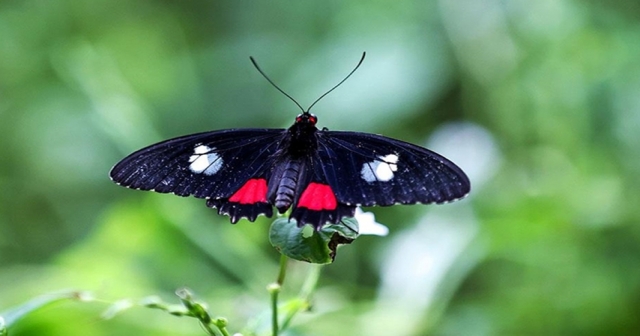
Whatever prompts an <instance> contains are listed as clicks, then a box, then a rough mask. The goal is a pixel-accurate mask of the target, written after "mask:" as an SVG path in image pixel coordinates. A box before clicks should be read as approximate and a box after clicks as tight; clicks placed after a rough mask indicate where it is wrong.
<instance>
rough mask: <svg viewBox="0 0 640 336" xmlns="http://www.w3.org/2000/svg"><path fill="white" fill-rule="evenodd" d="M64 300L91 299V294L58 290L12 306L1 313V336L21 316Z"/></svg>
mask: <svg viewBox="0 0 640 336" xmlns="http://www.w3.org/2000/svg"><path fill="white" fill-rule="evenodd" d="M63 300H81V301H89V300H91V296H90V295H89V294H88V293H85V292H78V291H64V292H56V293H51V294H46V295H42V296H38V297H36V298H34V299H31V300H29V301H27V302H26V303H23V304H22V305H20V306H17V307H14V308H11V309H9V310H7V311H4V312H2V313H0V336H5V335H8V330H7V329H8V328H9V327H11V326H12V325H13V324H15V323H16V322H17V321H18V320H20V319H21V318H23V317H25V316H27V315H29V314H30V313H32V312H34V311H36V310H38V309H40V308H42V307H44V306H47V305H49V304H52V303H56V302H58V301H63Z"/></svg>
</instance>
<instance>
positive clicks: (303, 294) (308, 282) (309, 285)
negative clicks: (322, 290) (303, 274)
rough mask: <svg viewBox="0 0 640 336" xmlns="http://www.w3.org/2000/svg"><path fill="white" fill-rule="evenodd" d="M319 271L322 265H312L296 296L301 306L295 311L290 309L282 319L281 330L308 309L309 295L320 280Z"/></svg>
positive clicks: (309, 303)
mask: <svg viewBox="0 0 640 336" xmlns="http://www.w3.org/2000/svg"><path fill="white" fill-rule="evenodd" d="M320 271H322V265H312V266H311V270H310V272H309V274H308V275H307V278H306V279H305V280H304V284H303V285H302V289H301V290H300V294H298V299H299V301H300V302H301V305H299V306H298V307H297V309H292V310H289V311H288V314H287V316H285V318H284V319H283V322H282V329H283V330H284V329H286V328H287V327H288V326H289V323H291V320H293V317H294V316H295V315H296V314H297V313H299V312H301V311H304V310H307V309H309V306H310V305H311V302H310V301H311V294H313V291H314V290H315V289H316V286H317V285H318V279H320Z"/></svg>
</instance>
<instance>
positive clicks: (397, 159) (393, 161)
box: [110, 53, 471, 230]
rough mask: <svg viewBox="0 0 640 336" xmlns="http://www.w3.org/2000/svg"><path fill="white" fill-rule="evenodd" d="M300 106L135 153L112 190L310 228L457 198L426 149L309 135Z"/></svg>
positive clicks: (458, 184) (341, 134)
mask: <svg viewBox="0 0 640 336" xmlns="http://www.w3.org/2000/svg"><path fill="white" fill-rule="evenodd" d="M364 57H365V54H364V53H363V55H362V58H361V59H360V62H359V63H358V65H357V66H356V67H355V68H354V69H353V70H352V71H351V73H349V75H347V76H346V77H345V78H344V79H343V80H342V81H341V82H340V83H338V85H336V86H334V87H333V88H332V89H331V90H329V91H327V92H326V93H325V94H323V95H322V96H321V97H320V98H318V99H317V100H316V101H315V102H314V103H313V104H312V105H311V106H310V107H309V108H307V109H306V110H305V109H303V108H302V107H301V106H300V104H298V103H297V102H296V101H295V100H294V99H293V98H291V96H289V95H288V94H286V93H285V92H284V91H282V90H281V89H280V88H279V87H278V86H277V85H275V84H274V83H273V82H272V81H271V80H270V79H269V77H267V76H266V75H265V74H264V72H262V70H261V69H260V68H259V67H258V65H257V63H256V62H255V60H254V59H253V58H251V61H252V62H253V64H254V66H255V67H256V69H258V71H259V72H260V73H261V74H262V75H263V76H264V77H265V78H266V79H267V80H268V81H269V82H270V83H271V84H272V85H274V86H275V87H276V89H278V90H279V91H280V92H282V93H283V94H284V95H285V96H287V97H288V98H290V99H291V100H293V101H294V102H295V103H296V104H297V105H298V107H300V109H301V110H302V113H301V114H299V115H298V116H297V117H296V118H295V122H294V123H293V125H292V126H291V127H289V128H288V129H262V128H249V129H228V130H219V131H211V132H204V133H197V134H191V135H186V136H181V137H177V138H173V139H169V140H165V141H162V142H159V143H156V144H153V145H150V146H148V147H146V148H143V149H140V150H138V151H136V152H134V153H132V154H130V155H129V156H127V157H125V158H124V159H123V160H122V161H120V162H118V163H117V164H116V165H115V166H114V167H113V168H112V169H111V172H110V177H111V179H112V180H113V181H114V182H116V183H117V184H119V185H121V186H125V187H128V188H133V189H138V190H152V191H156V192H159V193H173V194H175V195H178V196H195V197H196V198H203V199H206V204H207V206H208V207H211V208H216V209H218V213H219V214H221V215H228V216H229V217H230V220H231V222H232V223H236V222H237V221H238V220H240V219H241V218H246V219H248V220H249V221H252V222H253V221H255V220H256V218H257V217H258V216H259V215H265V216H267V217H272V216H273V208H274V207H275V208H276V209H277V211H278V212H279V213H281V214H282V213H285V212H287V211H289V210H290V214H289V218H290V219H291V218H292V219H295V220H296V221H297V224H298V226H302V225H305V224H311V225H312V226H314V227H315V229H316V230H319V229H320V228H322V226H323V225H325V224H326V223H334V224H335V223H339V222H340V221H341V220H342V218H344V217H353V216H354V213H355V209H356V207H358V206H374V205H377V206H390V205H394V204H415V203H422V204H428V203H445V202H449V201H453V200H456V199H459V198H462V197H464V196H465V195H466V194H468V193H469V191H470V188H471V185H470V182H469V179H468V177H467V176H466V175H465V173H464V172H463V171H462V169H460V168H459V167H458V166H456V165H455V164H454V163H452V162H451V161H449V160H448V159H446V158H445V157H443V156H441V155H439V154H437V153H435V152H433V151H430V150H428V149H426V148H423V147H420V146H417V145H413V144H411V143H408V142H404V141H401V140H396V139H392V138H388V137H384V136H381V135H375V134H369V133H359V132H348V131H330V130H328V129H326V128H323V129H318V128H317V127H316V124H317V122H318V118H317V117H316V116H315V115H313V114H311V113H310V112H309V110H310V109H311V107H313V105H315V103H317V102H318V101H319V100H320V99H322V98H323V97H324V96H326V95H327V94H328V93H329V92H331V91H333V90H334V89H335V88H337V87H338V86H339V85H340V84H342V83H343V82H344V81H345V80H346V79H347V78H349V76H351V75H352V74H353V73H354V72H355V70H356V69H357V68H358V67H359V66H360V64H361V63H362V61H363V60H364Z"/></svg>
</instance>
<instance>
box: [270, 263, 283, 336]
mask: <svg viewBox="0 0 640 336" xmlns="http://www.w3.org/2000/svg"><path fill="white" fill-rule="evenodd" d="M287 260H288V259H287V257H286V256H285V255H284V254H281V255H280V271H279V272H278V279H276V282H275V283H273V284H271V285H269V286H268V287H267V289H268V290H269V293H270V294H271V330H272V334H273V336H278V332H279V330H280V329H279V328H278V294H280V290H281V289H282V285H283V284H284V278H285V276H286V275H287Z"/></svg>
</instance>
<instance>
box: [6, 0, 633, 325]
mask: <svg viewBox="0 0 640 336" xmlns="http://www.w3.org/2000/svg"><path fill="white" fill-rule="evenodd" d="M639 22H640V5H639V4H638V2H637V1H636V0H614V1H608V2H604V1H578V0H575V1H570V0H541V1H524V0H513V1H510V0H509V1H500V0H483V1H472V0H463V1H455V2H454V1H446V0H442V1H397V2H391V1H349V2H346V1H333V0H332V1H282V0H276V1H268V2H267V1H263V2H257V1H253V2H252V1H229V0H227V1H107V0H94V1H87V0H84V1H83V0H74V1H71V0H69V1H45V0H21V1H17V0H16V1H12V0H2V1H1V2H0V139H1V140H0V141H1V142H0V143H1V145H0V158H1V159H0V263H1V265H2V267H0V312H2V311H4V310H7V309H10V308H11V307H15V306H17V305H19V304H21V303H23V302H25V301H27V300H29V299H31V298H34V297H36V296H38V295H41V294H45V293H51V292H55V291H57V290H60V289H82V290H90V291H92V292H93V293H94V295H95V296H96V297H98V298H99V299H100V300H101V301H99V302H89V303H81V302H73V301H69V302H64V303H61V304H57V305H54V306H50V307H47V308H45V309H43V310H39V311H38V312H36V313H34V314H31V315H29V316H27V317H25V318H24V319H23V320H22V321H20V322H19V323H18V324H16V325H15V326H13V327H12V329H10V332H11V335H203V334H204V332H203V331H202V330H201V329H200V327H199V326H198V325H197V323H196V321H195V320H192V319H187V318H177V317H172V316H170V315H168V314H166V313H163V312H160V311H155V310H150V309H145V308H132V309H131V310H128V311H126V312H124V313H123V314H121V315H119V316H117V317H116V318H115V319H113V320H108V321H104V320H101V319H100V318H99V316H100V313H101V312H102V311H103V310H104V309H106V308H107V307H108V305H109V304H110V303H111V302H113V301H115V300H119V299H123V298H133V299H138V298H142V297H144V296H147V295H152V294H157V295H159V296H161V297H162V298H163V299H165V300H167V301H175V300H176V299H175V298H174V296H173V291H174V290H175V289H176V288H179V287H182V286H188V287H190V288H191V289H193V291H194V292H195V293H196V294H197V295H198V297H199V298H200V299H202V300H204V301H206V302H208V303H209V304H210V305H211V311H212V313H213V314H214V315H223V316H226V317H228V318H229V319H230V330H234V331H239V330H242V328H243V327H244V326H245V325H246V324H247V323H248V322H251V321H253V323H256V324H260V321H257V322H256V321H255V320H253V319H255V318H256V317H260V316H261V315H260V314H262V312H263V311H265V310H266V309H267V307H268V295H267V292H266V290H265V286H266V285H267V284H268V283H270V282H272V281H274V280H275V277H276V273H277V267H278V266H277V265H278V254H277V252H276V251H275V250H274V249H273V248H272V247H271V246H270V245H269V242H268V239H267V235H268V233H267V232H268V227H269V224H270V221H269V220H268V219H265V218H261V219H260V220H258V221H257V222H256V223H249V222H246V221H241V222H240V223H239V224H237V225H230V224H229V223H228V218H226V217H221V216H218V215H216V213H215V211H212V210H210V209H207V208H206V207H205V205H204V202H203V201H201V200H195V199H189V198H179V197H174V196H169V195H158V194H153V193H143V192H137V191H131V190H127V189H124V188H120V187H117V186H116V185H114V184H113V183H111V182H110V181H109V178H108V176H107V173H108V171H109V169H110V167H111V166H112V165H113V164H114V163H115V162H117V161H118V160H119V159H121V158H122V157H124V156H125V155H126V154H129V153H130V152H132V151H134V150H136V149H139V148H141V147H143V146H145V145H148V144H150V143H153V142H156V141H160V140H163V139H166V138H169V137H174V136H178V135H183V134H188V133H195V132H200V131H206V130H213V129H224V128H235V127H287V126H289V125H290V124H291V123H292V122H293V118H294V117H295V116H296V115H297V114H298V113H299V110H298V109H297V108H296V106H295V105H294V104H293V103H291V102H290V101H289V100H288V99H286V98H285V97H284V96H282V95H281V94H280V93H278V92H277V91H276V90H274V89H273V88H272V87H271V86H270V85H269V84H268V83H267V82H266V81H265V80H264V79H263V78H262V77H261V76H260V75H259V74H258V72H257V71H256V70H255V69H254V68H253V66H252V65H251V63H250V62H249V56H254V57H255V58H256V59H257V60H258V62H259V63H260V65H261V66H262V68H263V69H264V70H265V71H266V72H267V73H268V74H269V75H270V76H271V77H272V79H273V80H274V81H275V82H276V83H278V84H279V85H280V86H281V87H282V88H283V89H284V90H285V91H287V92H288V93H289V94H291V95H292V96H294V97H295V98H296V99H297V100H298V101H299V102H300V103H301V104H302V105H303V106H308V105H309V104H310V103H311V102H312V101H314V100H315V99H316V98H317V97H318V96H319V95H320V94H322V93H323V92H325V91H326V90H327V89H329V88H330V87H331V86H332V85H334V84H336V83H337V82H338V81H339V80H341V79H342V78H343V76H344V75H346V74H347V73H348V72H349V71H350V70H351V69H352V68H353V67H354V66H355V64H356V62H357V61H358V59H359V57H360V55H361V53H362V52H363V51H367V53H368V55H367V59H366V60H365V62H364V64H363V65H362V67H361V68H360V69H359V70H358V72H356V73H355V75H354V76H353V77H352V78H351V79H350V80H348V81H347V82H346V83H345V84H344V85H342V86H341V87H340V88H339V89H338V90H336V91H334V92H333V93H332V94H331V95H329V96H327V97H326V98H325V99H324V100H322V101H321V102H320V103H318V104H317V105H316V106H315V107H314V109H313V112H314V113H315V114H317V115H318V117H319V119H320V121H319V125H320V126H325V127H328V128H329V129H334V130H354V131H363V132H371V133H381V134H384V135H387V136H392V137H397V138H401V139H403V140H406V141H410V142H414V143H418V144H422V145H426V146H428V147H430V148H432V149H434V150H436V151H439V152H441V153H442V154H444V155H445V156H447V157H450V158H451V159H452V160H454V161H455V162H457V163H459V164H460V165H461V166H462V167H463V168H464V169H465V171H467V172H468V173H469V176H470V177H471V180H472V194H471V195H470V196H469V197H467V198H466V199H465V200H463V201H460V202H457V203H453V204H447V205H442V206H396V207H391V208H374V209H371V211H374V212H375V214H376V218H377V220H378V221H379V222H381V223H384V224H386V225H387V226H389V227H390V229H391V232H390V235H389V236H387V237H384V238H381V237H372V236H363V237H361V238H360V239H358V240H357V241H356V242H355V243H354V244H352V245H350V246H347V247H344V248H342V249H341V250H340V252H339V254H338V257H337V260H336V262H335V263H334V264H332V265H329V266H327V267H325V268H324V269H323V274H322V276H321V279H320V283H319V288H318V291H317V293H316V294H315V296H314V307H313V310H312V311H311V312H309V313H305V314H303V315H301V316H299V318H297V319H296V320H295V321H294V324H293V329H292V330H291V333H290V334H291V335H294V334H295V335H338V334H340V335H374V336H375V335H523V334H539V335H551V334H560V335H569V334H580V335H599V334H607V335H612V334H617V335H620V334H638V333H640V313H639V311H640V227H639V226H638V221H639V219H640V191H639V190H640V178H638V176H639V173H640V155H639V153H640V136H638V135H639V134H640V23H639ZM308 271H309V265H307V264H304V263H292V264H291V266H290V274H289V275H288V279H287V283H286V284H285V288H284V293H283V295H282V297H283V299H284V300H286V299H287V298H290V297H292V296H294V295H295V294H296V292H297V291H298V289H299V288H300V284H301V282H302V280H303V279H304V276H305V273H307V272H308ZM102 300H104V301H103V302H102Z"/></svg>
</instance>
